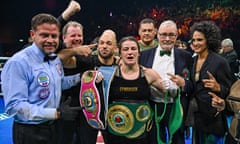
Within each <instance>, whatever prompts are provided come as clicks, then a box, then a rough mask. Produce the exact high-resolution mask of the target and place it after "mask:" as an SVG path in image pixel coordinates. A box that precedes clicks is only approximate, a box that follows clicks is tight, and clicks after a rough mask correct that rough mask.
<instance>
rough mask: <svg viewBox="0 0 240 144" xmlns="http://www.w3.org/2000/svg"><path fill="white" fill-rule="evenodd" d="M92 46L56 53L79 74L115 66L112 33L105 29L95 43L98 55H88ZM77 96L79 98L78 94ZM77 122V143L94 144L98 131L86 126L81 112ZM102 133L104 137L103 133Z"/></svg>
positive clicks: (67, 65)
mask: <svg viewBox="0 0 240 144" xmlns="http://www.w3.org/2000/svg"><path fill="white" fill-rule="evenodd" d="M93 46H96V44H92V45H84V46H79V47H74V48H68V49H63V50H61V51H60V52H59V53H58V56H59V57H60V58H61V59H62V61H63V63H64V66H65V67H68V68H76V69H78V72H80V73H83V72H85V71H86V70H93V69H97V68H98V67H100V66H112V65H115V64H116V62H117V59H116V57H115V56H114V54H115V53H116V52H117V51H118V48H117V39H116V34H115V32H114V31H112V30H110V29H107V30H105V31H104V32H103V33H102V34H101V36H100V37H99V40H98V43H97V50H98V55H89V50H90V49H91V47H93ZM84 50H85V51H84ZM77 95H78V96H79V94H77ZM78 122H79V126H78V127H77V128H78V134H77V136H76V139H77V141H78V142H77V143H81V144H96V140H97V135H98V130H97V129H94V128H92V127H91V126H90V125H89V124H88V122H87V120H86V119H85V116H84V114H83V112H82V111H81V112H80V114H79V121H78ZM102 133H103V137H105V133H104V131H102Z"/></svg>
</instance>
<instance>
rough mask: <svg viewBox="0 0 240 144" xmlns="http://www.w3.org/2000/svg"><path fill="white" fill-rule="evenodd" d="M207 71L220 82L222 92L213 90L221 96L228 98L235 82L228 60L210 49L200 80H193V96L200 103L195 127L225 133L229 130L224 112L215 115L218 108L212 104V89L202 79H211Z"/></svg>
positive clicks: (220, 133)
mask: <svg viewBox="0 0 240 144" xmlns="http://www.w3.org/2000/svg"><path fill="white" fill-rule="evenodd" d="M197 58H198V57H197V56H196V57H194V65H193V70H192V77H193V78H192V79H194V74H195V69H196V62H197ZM207 71H209V72H210V73H211V74H212V75H213V76H214V78H215V79H216V81H217V82H218V83H219V84H220V87H221V92H214V91H212V92H214V93H215V94H217V95H218V96H220V97H221V98H226V96H227V95H228V93H229V90H230V87H231V85H232V83H233V82H234V77H233V75H232V73H231V69H230V67H229V65H228V63H227V61H226V60H225V59H224V58H223V57H221V56H220V55H218V54H216V53H214V52H211V51H210V52H209V54H208V56H207V58H206V60H205V62H204V63H203V65H202V68H201V70H200V75H199V80H198V81H195V80H194V82H193V84H194V95H193V96H194V97H195V98H196V100H197V103H198V111H197V112H195V123H196V125H195V127H196V129H198V130H201V131H202V132H205V133H211V134H217V135H224V133H225V132H226V130H227V126H226V119H225V118H224V116H223V115H222V113H220V114H219V115H217V116H215V114H216V112H217V110H216V108H213V107H212V106H211V96H210V95H209V94H208V92H210V91H211V90H210V89H209V88H205V87H204V83H203V82H202V79H209V76H208V74H207Z"/></svg>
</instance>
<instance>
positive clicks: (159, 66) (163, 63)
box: [152, 45, 175, 87]
mask: <svg viewBox="0 0 240 144" xmlns="http://www.w3.org/2000/svg"><path fill="white" fill-rule="evenodd" d="M160 50H162V48H161V47H160V45H159V46H158V47H157V50H156V52H155V56H154V60H153V65H152V69H154V70H155V71H157V73H158V74H159V75H160V76H161V77H162V78H163V79H165V80H169V82H171V81H170V79H169V76H168V75H167V73H172V74H175V67H174V49H173V48H172V50H171V55H170V56H168V55H163V56H160ZM171 85H174V84H173V83H172V84H171ZM171 85H170V86H171ZM174 87H175V85H174Z"/></svg>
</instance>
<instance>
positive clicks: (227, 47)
mask: <svg viewBox="0 0 240 144" xmlns="http://www.w3.org/2000/svg"><path fill="white" fill-rule="evenodd" d="M221 48H222V51H223V52H222V56H223V57H224V58H225V59H226V60H227V61H228V63H229V65H230V67H231V71H232V73H233V75H235V74H237V73H238V72H239V64H238V61H237V60H238V55H237V52H236V51H235V50H234V47H233V41H232V40H231V39H230V38H226V39H224V40H222V42H221ZM235 76H236V75H235Z"/></svg>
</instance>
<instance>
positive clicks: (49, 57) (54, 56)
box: [43, 54, 57, 62]
mask: <svg viewBox="0 0 240 144" xmlns="http://www.w3.org/2000/svg"><path fill="white" fill-rule="evenodd" d="M56 58H57V55H56V54H50V55H46V56H45V57H44V59H43V61H44V62H46V61H49V60H55V59H56Z"/></svg>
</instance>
